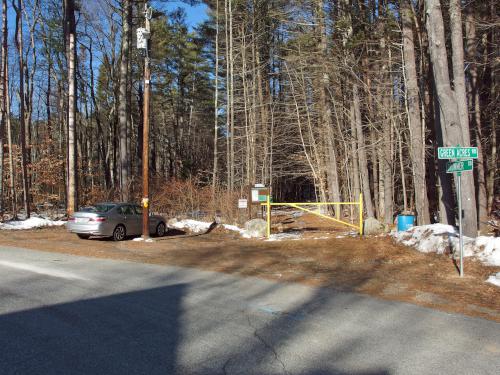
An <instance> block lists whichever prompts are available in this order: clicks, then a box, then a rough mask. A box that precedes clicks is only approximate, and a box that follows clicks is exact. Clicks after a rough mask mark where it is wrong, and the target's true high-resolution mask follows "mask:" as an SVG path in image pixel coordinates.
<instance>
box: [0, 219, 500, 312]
mask: <svg viewBox="0 0 500 375" xmlns="http://www.w3.org/2000/svg"><path fill="white" fill-rule="evenodd" d="M335 237H337V236H335V235H334V234H332V233H331V232H328V233H326V232H324V231H323V229H320V230H319V231H318V232H314V233H308V234H307V235H306V236H305V237H304V238H303V239H301V240H289V241H276V242H268V241H263V240H251V239H242V238H241V237H240V236H239V235H238V234H236V233H234V232H228V231H224V230H215V231H213V232H211V233H209V234H203V235H186V234H184V233H182V232H180V231H177V232H175V233H172V234H171V235H170V236H167V237H164V238H161V239H156V240H155V242H152V243H144V242H136V241H124V242H113V241H110V240H105V239H91V240H80V239H78V238H77V237H76V236H75V235H72V234H70V233H68V232H66V230H65V229H64V228H44V229H38V230H26V231H0V245H4V246H12V247H20V248H29V249H34V250H42V251H49V252H57V253H66V254H74V255H80V256H88V257H97V258H108V259H121V260H128V261H133V262H140V263H150V264H163V265H176V266H183V267H192V268H198V269H204V270H211V271H218V272H223V273H228V274H238V275H242V276H256V277H260V278H266V279H272V280H278V281H282V282H296V283H304V284H307V285H312V286H323V287H330V288H334V289H336V290H342V291H351V292H358V293H363V294H368V295H372V296H376V297H379V298H383V299H389V300H396V301H404V302H410V303H413V304H417V305H421V306H426V307H431V308H435V309H439V310H442V311H447V312H456V313H462V314H465V315H468V316H476V317H482V318H486V319H489V320H494V321H497V322H500V288H498V287H496V286H494V285H492V284H488V283H486V282H485V280H486V279H487V278H488V276H490V275H491V274H493V273H495V272H499V271H500V267H488V266H484V265H483V264H481V263H480V262H478V261H475V260H472V259H466V261H465V271H466V276H465V277H464V278H460V277H459V276H458V273H457V270H456V266H455V264H454V262H453V260H452V259H451V258H450V257H449V256H444V255H435V254H423V253H419V252H417V251H416V250H413V249H411V248H407V247H404V246H400V245H396V244H395V243H394V242H393V241H392V240H391V239H390V238H388V237H368V238H358V237H349V236H347V237H343V238H335ZM315 238H320V239H315Z"/></svg>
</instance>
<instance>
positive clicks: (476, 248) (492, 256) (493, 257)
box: [391, 224, 500, 266]
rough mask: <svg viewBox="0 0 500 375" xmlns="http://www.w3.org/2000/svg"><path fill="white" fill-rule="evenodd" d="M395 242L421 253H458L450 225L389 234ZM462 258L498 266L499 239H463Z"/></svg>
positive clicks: (456, 239)
mask: <svg viewBox="0 0 500 375" xmlns="http://www.w3.org/2000/svg"><path fill="white" fill-rule="evenodd" d="M391 236H392V237H393V238H394V239H395V240H396V242H398V243H400V244H403V245H406V246H411V247H414V248H415V249H417V250H418V251H420V252H423V253H437V254H445V253H453V252H456V253H458V252H459V237H458V233H457V231H456V229H455V228H454V227H452V226H451V225H445V224H431V225H421V226H416V227H411V228H409V229H408V230H406V231H402V232H391ZM463 242H464V256H466V257H471V256H474V257H477V258H478V259H479V260H481V262H483V263H484V264H487V265H490V266H500V238H495V237H488V236H481V237H477V238H470V237H466V236H464V237H463Z"/></svg>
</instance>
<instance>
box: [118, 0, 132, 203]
mask: <svg viewBox="0 0 500 375" xmlns="http://www.w3.org/2000/svg"><path fill="white" fill-rule="evenodd" d="M122 6H123V9H122V36H121V38H122V39H121V60H120V87H119V90H120V91H119V99H118V100H119V107H118V120H119V137H120V193H121V198H122V201H124V202H128V200H129V193H130V192H129V178H130V156H129V152H128V149H127V139H128V131H127V130H128V129H127V128H128V126H127V125H128V114H127V103H128V81H129V74H128V60H129V53H130V49H129V30H130V28H131V26H132V25H131V18H132V14H131V13H132V4H131V2H130V0H123V3H122Z"/></svg>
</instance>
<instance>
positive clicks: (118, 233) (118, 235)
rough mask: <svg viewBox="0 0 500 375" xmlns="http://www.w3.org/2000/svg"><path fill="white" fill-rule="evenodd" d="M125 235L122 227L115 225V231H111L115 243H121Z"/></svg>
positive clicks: (125, 231) (125, 232)
mask: <svg viewBox="0 0 500 375" xmlns="http://www.w3.org/2000/svg"><path fill="white" fill-rule="evenodd" d="M126 235H127V230H126V229H125V226H123V225H121V224H120V225H117V226H116V228H115V230H114V231H113V240H115V241H123V240H124V239H125V236H126Z"/></svg>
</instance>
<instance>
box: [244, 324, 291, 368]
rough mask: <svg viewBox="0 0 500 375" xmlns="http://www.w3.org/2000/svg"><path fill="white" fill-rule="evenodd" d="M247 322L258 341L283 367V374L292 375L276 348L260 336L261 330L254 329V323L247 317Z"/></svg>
mask: <svg viewBox="0 0 500 375" xmlns="http://www.w3.org/2000/svg"><path fill="white" fill-rule="evenodd" d="M247 320H248V325H249V326H250V327H251V328H252V329H253V335H254V337H255V338H257V340H259V341H260V342H261V343H262V345H264V347H265V348H266V349H268V350H270V351H271V352H272V353H273V355H274V359H275V360H276V361H278V362H279V363H280V365H281V367H282V368H283V374H285V375H290V373H289V372H288V370H287V369H286V365H285V362H283V360H282V359H281V358H280V357H279V354H278V352H277V351H276V349H275V348H274V346H272V345H271V344H269V343H268V342H267V341H266V340H265V339H264V338H263V337H262V336H261V335H260V334H259V332H258V331H259V329H258V328H256V327H254V326H253V325H252V322H251V321H250V316H249V315H247Z"/></svg>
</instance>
